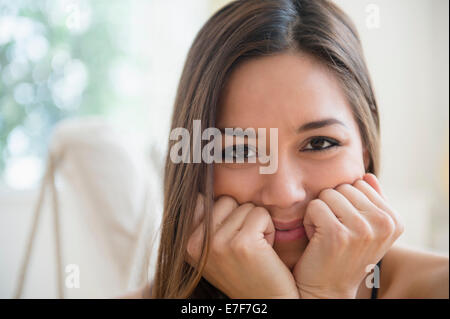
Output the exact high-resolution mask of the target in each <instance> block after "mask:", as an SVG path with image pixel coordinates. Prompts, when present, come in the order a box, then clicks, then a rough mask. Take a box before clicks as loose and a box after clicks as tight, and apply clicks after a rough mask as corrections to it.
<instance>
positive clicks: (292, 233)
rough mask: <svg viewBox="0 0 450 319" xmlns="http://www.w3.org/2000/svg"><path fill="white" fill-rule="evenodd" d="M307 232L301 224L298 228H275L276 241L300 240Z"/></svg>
mask: <svg viewBox="0 0 450 319" xmlns="http://www.w3.org/2000/svg"><path fill="white" fill-rule="evenodd" d="M305 235H306V232H305V228H304V227H303V226H299V227H297V228H294V229H291V230H278V229H277V230H275V241H277V242H283V241H292V240H298V239H300V238H303V237H305Z"/></svg>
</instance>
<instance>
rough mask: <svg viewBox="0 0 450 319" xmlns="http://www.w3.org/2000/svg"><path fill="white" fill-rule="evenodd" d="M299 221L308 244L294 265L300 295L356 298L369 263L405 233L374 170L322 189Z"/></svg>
mask: <svg viewBox="0 0 450 319" xmlns="http://www.w3.org/2000/svg"><path fill="white" fill-rule="evenodd" d="M303 224H304V227H305V230H306V234H307V236H308V238H309V244H308V246H307V247H306V249H305V251H304V253H303V254H302V256H301V257H300V259H299V261H298V262H297V264H296V265H295V267H294V269H293V274H294V277H295V280H296V284H297V287H298V289H299V293H300V298H355V297H356V293H357V291H358V288H359V286H360V284H361V282H362V280H363V279H364V277H365V276H366V275H367V272H366V269H367V266H368V265H371V264H376V263H377V262H378V261H379V260H380V259H381V258H382V257H383V256H384V255H385V253H386V252H387V251H388V250H389V248H390V247H391V246H392V244H393V243H394V242H395V240H396V239H397V238H398V237H399V236H400V235H401V234H402V233H403V225H402V224H401V222H400V221H399V218H398V216H397V214H396V212H395V211H394V210H393V209H392V208H391V207H390V206H389V205H388V204H387V203H386V198H385V196H384V195H383V192H382V190H381V187H380V184H379V183H378V180H377V178H376V177H375V175H373V174H365V175H364V176H363V179H359V180H357V181H356V182H354V183H353V184H352V185H350V184H342V185H339V186H337V187H335V188H334V189H325V190H323V191H322V192H321V193H320V194H319V196H318V199H315V200H312V201H311V202H310V203H309V204H308V207H307V209H306V214H305V217H304V220H303Z"/></svg>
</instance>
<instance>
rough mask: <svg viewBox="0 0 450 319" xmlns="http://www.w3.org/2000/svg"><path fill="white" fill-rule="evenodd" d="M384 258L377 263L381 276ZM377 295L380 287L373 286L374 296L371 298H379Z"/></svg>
mask: <svg viewBox="0 0 450 319" xmlns="http://www.w3.org/2000/svg"><path fill="white" fill-rule="evenodd" d="M382 260H383V259H380V261H379V262H378V263H377V266H378V271H379V274H380V277H381V261H382ZM377 296H378V288H377V287H375V286H373V288H372V296H371V297H370V299H377Z"/></svg>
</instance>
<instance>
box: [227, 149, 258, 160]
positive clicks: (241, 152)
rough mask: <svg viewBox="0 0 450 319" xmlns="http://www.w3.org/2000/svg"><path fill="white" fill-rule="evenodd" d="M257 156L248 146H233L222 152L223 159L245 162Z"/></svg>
mask: <svg viewBox="0 0 450 319" xmlns="http://www.w3.org/2000/svg"><path fill="white" fill-rule="evenodd" d="M255 155H256V152H255V150H253V149H251V148H250V147H248V145H233V146H230V147H227V148H224V149H223V151H222V159H232V160H233V161H234V160H239V159H241V160H245V159H248V158H251V157H254V156H255Z"/></svg>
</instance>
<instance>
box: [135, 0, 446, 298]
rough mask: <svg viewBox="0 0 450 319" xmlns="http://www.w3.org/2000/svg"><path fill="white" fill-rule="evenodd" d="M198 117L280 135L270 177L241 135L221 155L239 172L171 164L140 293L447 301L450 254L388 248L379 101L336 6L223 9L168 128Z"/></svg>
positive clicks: (208, 29) (392, 231)
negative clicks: (151, 266)
mask: <svg viewBox="0 0 450 319" xmlns="http://www.w3.org/2000/svg"><path fill="white" fill-rule="evenodd" d="M194 120H201V124H202V129H205V128H208V127H217V128H220V129H224V128H236V127H239V128H243V129H246V128H254V129H255V130H256V128H267V129H269V128H277V130H278V148H277V150H276V151H277V170H276V171H275V172H274V173H273V174H261V173H260V171H259V168H260V167H261V166H263V164H262V163H261V162H260V161H256V163H251V162H250V160H249V159H251V158H254V157H257V150H256V148H255V147H254V145H255V144H256V143H255V142H254V141H251V138H250V137H244V138H240V139H239V138H237V139H236V141H234V144H227V142H226V141H225V142H224V146H223V156H224V158H232V159H234V160H237V159H239V158H240V159H244V163H236V162H233V163H211V164H207V163H205V162H202V163H174V162H173V161H172V160H171V159H170V156H169V154H168V157H167V161H166V168H165V180H164V185H165V188H164V192H165V198H164V217H163V224H162V236H161V243H160V249H159V255H158V262H157V269H156V274H155V278H154V281H153V283H152V286H151V291H150V289H149V288H148V287H147V288H146V289H144V290H143V291H141V292H139V295H142V294H143V295H144V296H151V297H153V298H227V297H228V298H371V297H372V298H374V297H376V294H378V298H448V258H446V257H442V256H438V255H434V254H429V253H423V252H417V251H413V250H409V249H404V248H402V249H401V248H396V247H394V246H393V244H394V242H395V241H396V239H397V238H398V237H399V236H400V235H401V234H402V232H403V226H402V223H401V221H399V217H398V215H397V213H396V212H395V209H394V208H392V207H391V205H390V204H389V201H388V199H387V198H386V197H385V195H384V194H383V191H382V187H381V185H380V184H379V182H378V180H377V178H376V175H377V173H378V170H379V148H380V145H379V143H380V141H379V134H380V132H379V127H380V125H379V117H378V109H377V103H376V99H375V96H374V92H373V87H372V84H371V80H370V77H369V73H368V70H367V67H366V64H365V61H364V57H363V53H362V48H361V43H360V40H359V37H358V34H357V32H356V29H355V27H354V25H353V24H352V22H351V21H350V19H349V18H348V17H347V16H346V15H345V14H344V13H343V12H342V11H341V10H340V9H339V8H338V7H336V5H334V4H333V3H331V2H329V1H318V0H291V1H288V0H286V1H280V0H273V1H271V0H266V1H262V0H245V1H235V2H232V3H230V4H228V5H227V6H225V7H224V8H222V9H221V10H220V11H218V12H217V13H216V14H215V15H214V16H213V17H211V18H210V19H209V21H208V22H207V23H206V24H205V25H204V26H203V28H202V29H201V30H200V32H199V34H198V35H197V37H196V39H195V41H194V43H193V45H192V47H191V49H190V51H189V54H188V57H187V60H186V63H185V67H184V70H183V74H182V76H181V80H180V84H179V88H178V92H177V97H176V101H175V109H174V113H173V119H172V129H175V128H186V129H187V130H188V131H189V132H190V133H192V131H193V121H194ZM222 131H223V130H222ZM256 138H259V139H263V138H268V136H257V137H256ZM175 142H176V141H170V143H169V150H170V148H171V147H172V146H173V145H174V143H175ZM194 148H195V146H194ZM258 151H259V150H258ZM381 261H382V263H381ZM375 264H377V266H378V268H375V271H379V278H377V276H376V275H375V276H374V275H371V272H370V270H371V269H372V268H373V266H374V265H375ZM370 276H372V277H370ZM368 279H374V281H375V280H377V279H379V282H378V283H375V284H376V285H375V287H374V288H372V285H370V283H371V282H372V281H371V280H368ZM378 284H379V285H378ZM378 286H379V289H378V290H376V288H377V287H378Z"/></svg>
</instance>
